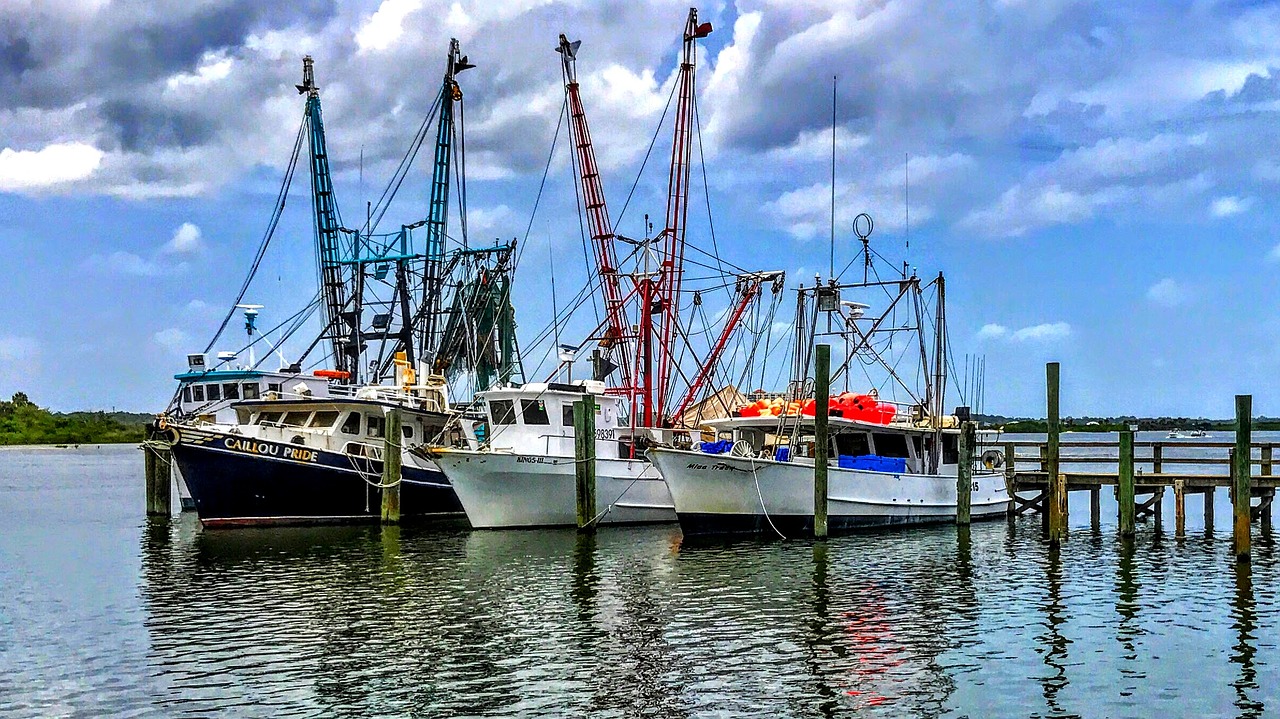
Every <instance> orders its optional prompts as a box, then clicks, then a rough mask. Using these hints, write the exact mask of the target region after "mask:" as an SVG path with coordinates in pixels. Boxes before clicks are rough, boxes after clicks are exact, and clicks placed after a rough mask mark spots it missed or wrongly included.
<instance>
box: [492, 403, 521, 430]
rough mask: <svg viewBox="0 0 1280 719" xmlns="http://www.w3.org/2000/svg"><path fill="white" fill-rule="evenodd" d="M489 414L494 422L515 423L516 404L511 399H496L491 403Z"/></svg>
mask: <svg viewBox="0 0 1280 719" xmlns="http://www.w3.org/2000/svg"><path fill="white" fill-rule="evenodd" d="M489 414H490V416H492V417H493V423H494V424H515V423H516V406H515V403H514V402H512V401H511V400H509V399H495V400H494V401H492V402H490V403H489Z"/></svg>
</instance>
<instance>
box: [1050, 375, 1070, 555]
mask: <svg viewBox="0 0 1280 719" xmlns="http://www.w3.org/2000/svg"><path fill="white" fill-rule="evenodd" d="M1058 378H1059V365H1058V363H1057V362H1049V363H1048V364H1046V365H1045V386H1046V402H1047V404H1048V419H1049V421H1048V427H1047V429H1048V439H1047V441H1046V447H1047V451H1046V453H1045V470H1046V471H1047V472H1048V477H1049V483H1048V490H1049V491H1048V494H1046V495H1045V531H1046V533H1047V534H1048V537H1049V542H1050V543H1052V544H1057V543H1059V542H1061V541H1062V540H1063V539H1064V538H1065V537H1066V534H1067V487H1066V482H1065V478H1064V477H1062V475H1061V468H1060V466H1059V457H1060V452H1061V446H1060V441H1059V440H1060V432H1061V431H1062V428H1061V425H1060V423H1059V418H1058Z"/></svg>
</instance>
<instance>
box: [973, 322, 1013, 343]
mask: <svg viewBox="0 0 1280 719" xmlns="http://www.w3.org/2000/svg"><path fill="white" fill-rule="evenodd" d="M1007 334H1009V328H1008V327H1005V326H1004V325H1001V324H996V323H994V322H988V323H987V324H985V325H983V326H982V329H980V330H978V339H979V340H993V339H998V338H1000V337H1004V336H1005V335H1007Z"/></svg>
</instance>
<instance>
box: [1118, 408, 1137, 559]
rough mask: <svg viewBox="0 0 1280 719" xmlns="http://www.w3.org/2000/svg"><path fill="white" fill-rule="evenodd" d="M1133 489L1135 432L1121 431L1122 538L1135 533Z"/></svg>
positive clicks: (1119, 481) (1119, 489)
mask: <svg viewBox="0 0 1280 719" xmlns="http://www.w3.org/2000/svg"><path fill="white" fill-rule="evenodd" d="M1133 495H1134V487H1133V430H1131V429H1122V430H1120V477H1119V480H1118V484H1117V486H1116V501H1117V502H1119V504H1120V536H1121V537H1132V536H1133V535H1134V532H1135V528H1134V515H1135V514H1136V513H1137V508H1136V507H1135V506H1134V496H1133Z"/></svg>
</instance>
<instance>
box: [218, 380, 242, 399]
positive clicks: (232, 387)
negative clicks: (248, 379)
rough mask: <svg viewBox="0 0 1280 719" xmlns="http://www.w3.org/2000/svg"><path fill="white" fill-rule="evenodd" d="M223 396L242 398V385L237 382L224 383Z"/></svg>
mask: <svg viewBox="0 0 1280 719" xmlns="http://www.w3.org/2000/svg"><path fill="white" fill-rule="evenodd" d="M222 396H223V397H226V398H227V399H240V385H238V384H236V383H235V382H228V383H226V384H224V385H222Z"/></svg>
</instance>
